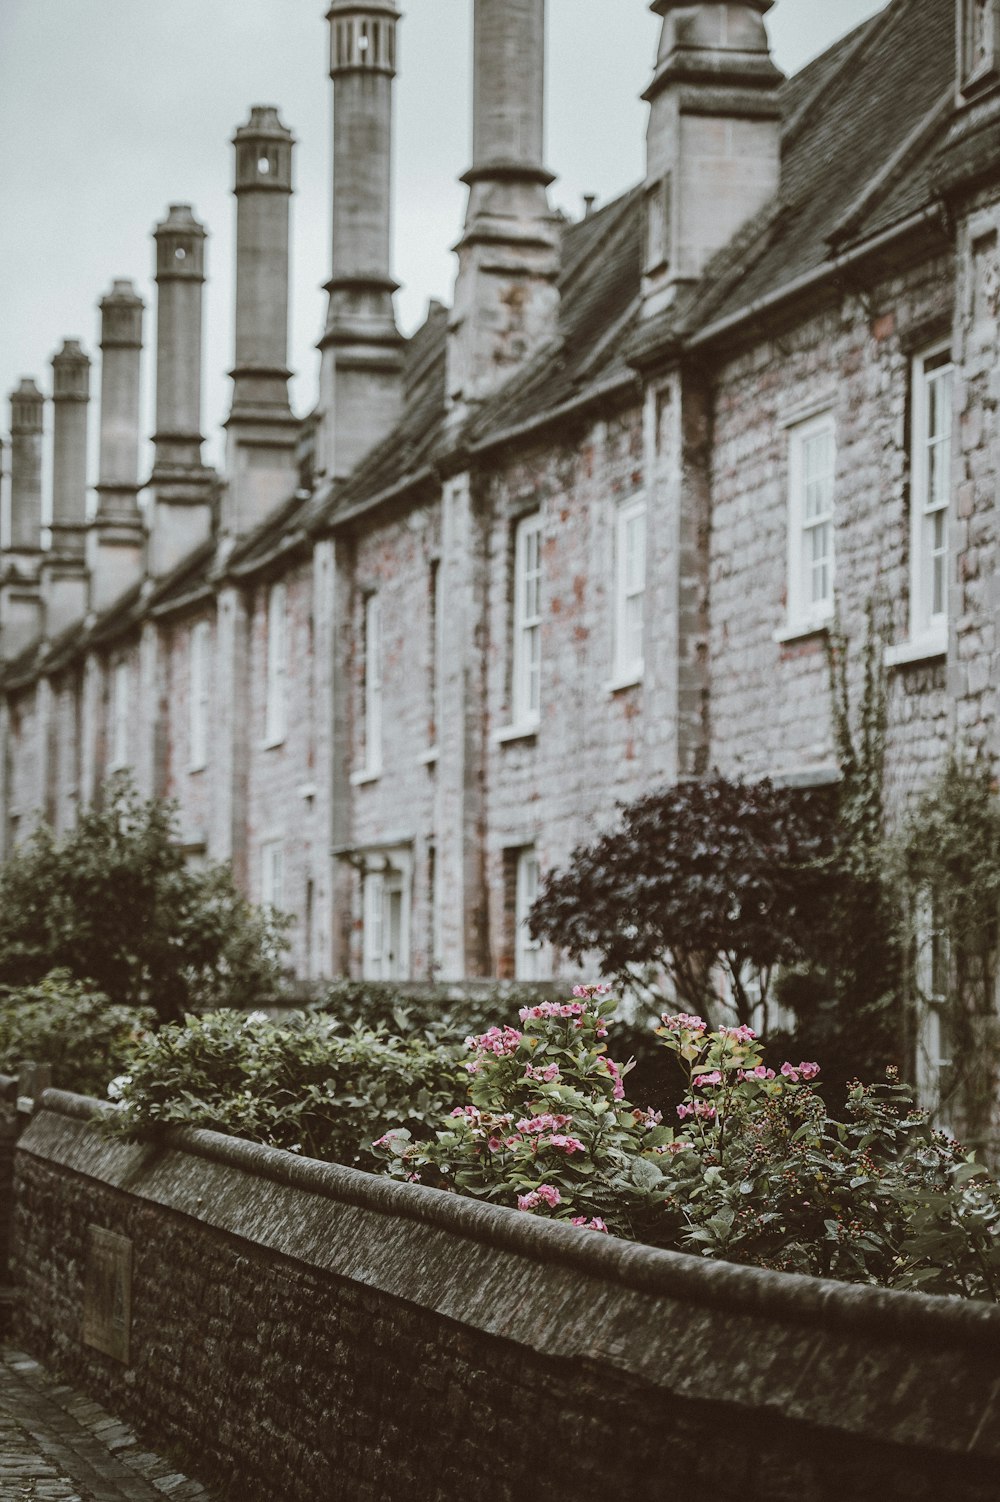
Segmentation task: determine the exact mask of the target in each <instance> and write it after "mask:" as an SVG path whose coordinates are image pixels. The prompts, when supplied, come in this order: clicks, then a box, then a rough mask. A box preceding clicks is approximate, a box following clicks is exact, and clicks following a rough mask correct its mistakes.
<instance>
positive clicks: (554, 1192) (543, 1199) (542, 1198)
mask: <svg viewBox="0 0 1000 1502" xmlns="http://www.w3.org/2000/svg"><path fill="white" fill-rule="evenodd" d="M561 1203H562V1195H561V1194H560V1193H559V1190H558V1189H556V1187H555V1185H553V1184H539V1186H538V1188H537V1189H532V1190H531V1191H530V1192H529V1193H528V1194H519V1195H518V1197H517V1208H518V1209H519V1210H537V1209H538V1206H539V1205H548V1207H549V1209H550V1210H554V1209H555V1208H556V1206H557V1205H560V1204H561Z"/></svg>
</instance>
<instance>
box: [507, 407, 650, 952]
mask: <svg viewBox="0 0 1000 1502" xmlns="http://www.w3.org/2000/svg"><path fill="white" fill-rule="evenodd" d="M644 478H645V477H644V452H643V414H642V409H641V407H640V406H630V407H628V408H626V409H625V410H624V411H618V412H611V413H609V414H608V415H607V416H606V417H604V416H602V417H598V418H591V419H589V420H588V421H587V422H586V423H582V424H579V425H577V426H576V428H575V429H574V430H570V431H569V432H568V433H567V432H564V433H561V434H558V435H556V436H555V438H553V435H552V434H548V435H546V439H545V440H544V441H542V442H536V443H534V444H532V445H531V446H530V447H525V448H524V449H523V450H522V451H521V452H519V453H517V454H516V455H515V456H513V457H511V458H507V457H506V456H501V464H500V465H498V466H497V470H496V472H495V473H494V475H493V476H492V477H491V478H490V480H489V483H488V488H487V493H488V495H489V500H490V506H489V525H488V535H487V539H486V547H487V569H488V579H487V599H486V622H485V651H486V675H485V691H486V704H485V706H484V714H483V731H484V761H485V802H484V813H485V824H486V831H487V833H486V843H485V851H484V855H485V876H486V885H487V890H488V893H489V913H490V924H489V931H490V940H491V944H490V950H491V957H492V968H493V970H494V972H495V973H497V974H499V975H512V974H513V965H514V955H513V953H512V949H513V932H512V924H511V921H510V917H511V915H510V913H509V912H506V911H505V908H507V907H509V902H510V892H509V887H510V876H509V871H508V873H507V874H506V875H505V851H510V850H513V849H516V848H517V847H524V846H527V845H532V844H533V845H534V846H535V849H536V851H537V854H538V857H539V862H540V866H541V869H542V871H543V872H544V871H547V870H552V869H554V868H556V867H558V866H561V865H563V864H565V862H566V860H567V858H568V856H569V854H570V852H571V850H572V849H573V847H574V845H576V844H578V843H579V842H580V841H581V840H584V839H586V838H588V837H590V836H592V835H593V834H594V833H596V832H597V831H598V830H600V829H603V828H606V827H607V826H608V825H609V824H610V823H611V822H612V821H613V819H614V803H615V800H616V799H630V798H634V797H636V796H637V795H638V794H639V793H641V792H644V791H646V790H647V789H648V788H649V787H650V786H651V785H654V784H655V783H656V782H658V781H665V780H667V778H668V776H669V772H668V769H667V763H666V756H667V753H666V750H665V742H667V741H668V739H669V737H670V734H671V730H672V726H671V724H670V722H669V719H668V718H666V717H664V718H662V719H661V718H655V717H651V716H650V715H649V714H648V713H647V696H648V690H647V685H646V681H645V675H644V679H643V681H640V682H638V683H632V684H628V685H624V686H616V685H615V670H614V578H615V517H616V510H617V508H618V506H619V505H620V504H621V503H622V502H623V501H626V500H628V499H630V498H631V497H632V496H636V495H641V494H643V493H644V491H645V483H644ZM647 501H648V512H647V523H646V526H647V547H648V549H649V551H650V552H652V551H653V546H654V544H655V536H656V527H657V523H658V520H659V517H658V515H657V513H656V510H655V507H654V505H653V499H652V497H648V498H647ZM536 511H537V512H538V513H539V515H540V517H541V528H542V532H541V549H542V574H543V580H542V615H543V625H542V644H541V690H540V693H541V711H540V723H539V725H538V730H537V732H536V733H535V734H532V735H529V736H526V737H520V738H517V739H506V738H504V736H505V731H507V730H508V728H509V727H511V724H512V720H513V713H512V705H511V691H512V652H513V649H512V633H513V610H514V601H513V567H514V532H515V529H516V526H517V523H518V521H519V520H520V519H521V518H522V517H524V516H526V515H529V514H531V513H532V512H536ZM646 601H647V610H646V629H645V654H646V664H645V673H646V674H648V675H651V674H652V673H653V672H654V670H655V662H656V656H657V650H658V647H660V646H662V643H663V640H664V633H663V630H662V627H663V625H664V624H665V623H664V622H663V621H662V620H661V619H660V618H659V617H658V616H657V615H656V613H655V612H654V611H653V610H651V609H650V608H649V593H648V592H647V596H646ZM514 728H516V727H514ZM507 865H508V866H509V857H508V860H507ZM554 958H556V959H557V963H558V957H554Z"/></svg>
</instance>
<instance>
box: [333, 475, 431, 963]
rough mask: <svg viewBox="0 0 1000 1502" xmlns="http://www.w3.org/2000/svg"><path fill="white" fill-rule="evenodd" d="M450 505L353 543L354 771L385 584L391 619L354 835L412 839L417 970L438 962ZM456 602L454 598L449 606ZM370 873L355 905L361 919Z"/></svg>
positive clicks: (394, 521)
mask: <svg viewBox="0 0 1000 1502" xmlns="http://www.w3.org/2000/svg"><path fill="white" fill-rule="evenodd" d="M440 557H441V525H440V510H439V508H438V507H437V506H433V505H432V506H428V507H427V508H426V509H424V508H420V509H417V510H413V511H410V512H408V513H407V514H406V515H404V516H403V517H398V516H397V517H394V518H391V519H389V520H387V521H385V522H382V523H381V524H377V525H375V526H372V527H371V528H370V529H368V530H366V532H365V533H364V535H363V536H362V537H361V538H360V539H359V541H358V542H357V544H356V546H355V547H354V549H353V551H352V585H353V587H352V590H351V595H350V599H349V601H348V602H346V607H345V608H346V611H347V618H348V620H349V622H350V635H349V642H348V657H347V663H346V670H347V677H348V684H349V704H348V718H349V727H350V755H349V763H350V770H351V772H352V773H356V774H358V775H360V774H362V773H363V772H364V769H365V766H366V748H365V744H364V616H365V602H366V599H367V597H368V596H369V595H371V594H373V593H377V594H378V597H379V600H380V602H381V618H382V622H381V623H382V703H383V706H384V711H383V724H382V772H381V775H380V776H379V777H378V778H377V779H376V780H375V781H372V782H362V783H360V785H357V786H355V787H353V788H352V789H351V793H350V799H351V823H350V840H351V843H352V844H353V845H355V846H357V847H359V848H363V847H371V846H376V845H378V844H380V843H384V842H387V841H388V842H394V843H397V844H400V845H407V846H409V847H410V848H411V850H412V856H413V884H412V894H411V901H412V908H411V923H410V973H411V974H412V975H413V976H415V977H418V978H419V979H426V978H429V977H430V976H431V974H432V966H433V963H434V952H433V950H434V945H433V933H432V924H431V890H430V875H431V862H430V847H431V845H432V844H433V842H434V839H435V834H436V829H435V789H436V782H437V776H438V771H437V765H436V763H435V762H434V761H431V760H428V752H430V751H432V750H433V749H435V748H436V747H437V733H438V726H437V725H436V724H435V722H434V695H433V678H432V672H433V664H434V641H433V631H432V609H431V598H432V595H431V584H432V569H433V568H434V567H439V566H440ZM448 608H449V602H447V601H446V603H445V609H446V610H447V609H448ZM359 890H360V882H359V879H358V878H355V881H354V883H353V891H354V898H355V913H356V915H357V916H358V917H359V918H360V907H359V905H358V896H359ZM360 944H361V933H360V928H359V927H358V926H356V927H355V929H354V934H353V943H352V955H351V958H352V964H353V967H354V972H355V973H356V974H360V966H361V948H360Z"/></svg>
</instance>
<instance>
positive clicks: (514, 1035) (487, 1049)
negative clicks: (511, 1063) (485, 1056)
mask: <svg viewBox="0 0 1000 1502" xmlns="http://www.w3.org/2000/svg"><path fill="white" fill-rule="evenodd" d="M520 1041H521V1034H520V1033H519V1032H518V1030H517V1028H516V1027H491V1028H489V1029H488V1030H487V1031H486V1032H485V1033H482V1034H481V1035H480V1036H479V1037H478V1038H477V1037H474V1036H472V1035H471V1034H470V1036H469V1037H468V1038H466V1040H465V1046H466V1048H474V1049H475V1050H476V1052H477V1053H490V1054H493V1056H494V1057H495V1058H498V1059H503V1058H506V1057H507V1056H508V1055H509V1054H512V1053H516V1052H517V1046H518V1044H519V1043H520Z"/></svg>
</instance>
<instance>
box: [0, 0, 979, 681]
mask: <svg viewBox="0 0 1000 1502" xmlns="http://www.w3.org/2000/svg"><path fill="white" fill-rule="evenodd" d="M954 74H955V6H954V0H890V3H889V4H888V6H887V7H886V9H885V10H883V11H882V12H880V13H879V14H878V15H876V16H875V17H873V18H872V19H871V20H869V21H867V22H865V23H864V24H863V25H862V26H860V27H858V28H856V29H855V30H854V31H852V32H851V33H850V34H849V35H847V36H846V37H843V38H842V39H841V40H840V41H839V42H837V43H836V44H835V45H834V46H832V47H830V48H829V49H828V50H827V51H826V52H824V53H823V54H822V55H821V56H820V57H818V58H816V59H815V61H813V62H812V63H810V64H809V65H808V66H807V67H806V68H804V69H803V70H802V71H801V72H800V73H798V74H797V75H796V76H795V77H794V78H792V79H790V80H789V81H788V82H787V83H786V84H785V85H784V87H783V89H782V105H783V114H784V128H783V142H782V169H781V186H780V191H779V194H778V196H777V198H776V199H775V200H774V201H773V202H772V203H771V204H770V205H768V207H767V208H766V209H765V210H764V211H763V212H762V213H761V215H760V216H759V217H758V218H757V219H756V220H754V221H753V222H751V223H750V224H749V225H747V226H745V228H744V229H743V230H742V231H741V232H740V233H739V234H738V235H737V236H736V237H735V239H734V240H733V241H732V242H731V243H730V244H729V245H728V246H726V247H725V248H724V249H723V250H722V251H720V253H719V254H718V255H717V256H716V257H715V259H714V260H713V261H712V263H711V264H710V265H709V267H708V268H707V270H706V272H705V274H704V276H703V277H702V279H701V281H700V282H699V284H698V286H697V287H696V288H695V289H694V291H693V293H692V295H691V296H690V297H689V299H688V300H687V301H686V302H682V303H681V304H680V305H679V306H678V307H677V308H675V309H673V310H670V311H669V312H668V313H667V314H662V315H659V316H658V317H657V318H656V319H651V320H649V321H648V323H647V324H645V325H643V326H642V327H641V328H640V326H639V312H640V305H639V298H640V292H641V280H642V266H641V235H642V190H641V187H637V188H633V189H632V190H631V191H630V192H627V193H625V194H623V195H622V196H621V197H619V198H617V199H615V200H614V201H612V202H610V203H608V204H606V205H604V206H603V207H602V208H601V209H599V210H598V211H597V212H595V213H592V214H590V215H589V216H588V217H587V218H585V219H583V220H581V221H579V222H578V223H575V224H569V225H567V226H566V227H565V229H564V231H563V246H562V251H563V254H562V272H561V275H560V279H559V290H560V299H561V300H560V309H559V321H558V328H557V331H556V334H555V336H554V337H553V338H552V339H551V340H550V341H549V342H548V343H547V344H546V345H545V346H544V348H542V349H541V350H539V351H538V353H537V354H536V356H535V358H534V359H533V360H531V361H530V362H529V363H528V365H527V366H526V367H525V368H524V369H523V370H521V371H520V372H518V373H517V374H516V375H514V376H513V377H512V378H511V379H510V380H509V381H508V382H507V383H506V384H505V385H504V386H503V387H502V388H501V389H500V390H499V391H498V392H497V393H496V394H495V396H493V397H492V398H491V399H490V400H489V401H487V402H485V403H484V404H483V405H482V406H481V407H480V408H479V409H478V410H477V411H476V412H475V413H474V414H473V415H472V417H471V418H470V419H469V420H468V421H467V422H466V424H465V425H464V427H463V428H462V429H461V430H460V431H457V432H456V431H452V430H449V429H448V427H447V424H446V417H447V413H446V405H445V396H446V391H445V382H446V342H447V324H448V312H447V309H445V308H443V307H442V306H441V305H440V304H437V303H432V304H431V306H430V309H429V312H428V317H427V320H426V322H425V323H424V325H423V326H422V328H420V329H419V330H418V331H417V333H415V334H414V336H413V337H412V339H410V340H408V341H407V343H406V346H405V352H404V385H405V404H404V411H403V416H402V418H401V420H400V422H399V424H398V425H397V427H396V428H395V430H394V431H393V432H392V433H390V434H389V435H388V436H387V437H386V439H385V440H384V442H383V443H381V444H380V445H379V446H378V447H377V448H376V449H375V450H374V451H373V452H372V453H371V454H370V455H369V456H368V457H367V458H366V459H365V460H363V461H362V463H361V464H360V465H359V467H358V469H357V470H356V471H355V473H354V474H353V475H352V476H351V477H350V478H349V479H348V480H347V481H346V483H345V484H343V485H342V486H340V487H338V488H337V489H336V490H335V491H334V492H333V493H329V492H324V493H323V494H320V495H315V496H314V495H309V494H307V493H306V492H304V491H297V492H296V493H295V494H294V495H292V496H291V497H290V498H289V499H288V501H287V502H286V503H285V504H284V505H283V506H280V507H279V508H278V509H277V510H276V511H275V513H274V514H273V515H272V516H271V517H270V518H268V520H267V521H266V522H265V523H263V524H262V525H261V526H260V527H259V528H257V529H256V530H255V531H254V532H252V533H251V534H250V535H249V536H248V537H246V538H244V539H242V540H241V541H240V542H239V543H238V544H237V545H236V546H235V547H234V548H233V549H232V551H231V553H230V554H229V555H228V556H223V555H221V554H220V552H219V550H218V547H217V545H216V543H215V542H214V541H213V542H209V543H206V544H205V545H204V546H203V547H201V548H199V549H198V550H197V551H196V552H194V553H192V554H191V555H190V556H189V557H188V558H186V559H185V560H183V561H182V563H181V564H180V565H179V566H178V568H177V569H175V570H174V572H173V573H172V574H171V575H169V576H168V577H167V578H166V579H164V580H162V581H160V583H158V584H157V585H156V586H155V588H153V589H152V590H151V589H150V587H149V585H148V584H147V585H146V586H145V587H144V588H140V587H138V586H137V587H136V589H135V590H133V591H131V592H130V593H129V594H128V595H126V596H125V597H124V598H123V599H122V600H120V601H118V602H117V603H116V604H115V605H114V606H113V607H112V609H111V610H109V611H108V612H106V613H105V614H104V615H103V616H102V617H101V618H100V619H99V620H98V621H96V622H94V623H92V624H91V626H90V627H89V629H86V630H85V629H84V627H83V625H82V624H81V625H80V626H78V627H75V628H72V629H71V630H70V631H69V632H67V633H65V635H64V636H63V637H62V638H60V640H59V641H58V642H55V643H52V644H50V645H49V647H48V648H47V649H44V648H43V645H42V644H41V643H36V644H34V645H33V646H32V647H30V648H28V649H26V651H25V652H24V653H22V654H21V655H20V656H19V657H18V658H17V659H16V660H15V661H13V662H10V663H8V664H6V665H5V666H4V667H3V669H2V673H3V681H4V683H5V684H7V685H9V686H14V685H15V684H16V683H20V682H28V681H30V680H31V678H32V677H34V676H37V675H38V674H39V673H40V672H43V671H44V672H51V671H53V670H54V669H58V668H59V667H63V666H65V665H67V664H68V663H69V662H70V661H71V660H72V659H73V658H74V656H76V655H77V654H78V652H79V650H80V649H81V647H86V646H88V645H90V644H95V645H96V644H98V643H101V642H108V641H110V640H113V639H115V638H117V637H120V636H122V635H123V634H125V633H127V632H128V631H130V630H133V629H135V628H136V627H137V626H138V624H139V622H140V621H141V620H142V619H143V617H144V616H145V615H146V614H147V613H148V612H150V611H153V612H156V613H167V612H168V611H170V610H175V609H176V610H182V609H185V608H187V607H189V606H190V605H192V604H194V603H195V602H197V601H198V600H199V599H200V598H201V597H202V596H207V594H208V593H209V592H210V590H211V589H212V587H213V585H214V583H215V581H216V580H217V579H218V578H219V577H221V576H222V575H224V574H227V573H228V574H230V575H232V576H235V577H248V576H249V575H251V574H252V573H254V572H257V571H260V570H263V569H264V568H266V567H269V566H279V565H280V561H281V560H285V559H287V558H288V557H290V556H291V555H292V554H293V553H295V552H296V551H297V550H302V551H305V550H307V549H308V546H309V541H310V538H311V537H312V536H314V535H315V534H317V533H318V532H321V531H323V530H324V529H326V528H327V527H329V526H331V525H338V524H343V523H349V522H350V521H352V520H354V519H355V518H358V517H360V516H361V515H363V514H364V513H365V512H367V511H369V510H371V509H373V508H374V507H377V506H379V505H380V504H381V503H382V502H383V501H385V500H386V499H388V498H391V497H394V496H400V495H406V494H411V493H412V494H414V495H416V494H418V493H419V487H420V486H421V485H422V484H423V483H425V482H426V483H430V482H432V481H433V480H434V478H435V475H436V473H437V468H436V466H437V465H438V464H439V463H440V462H441V461H442V459H443V458H446V457H447V450H448V449H449V447H450V448H451V449H454V450H456V451H461V452H468V451H469V450H471V451H473V452H475V451H477V450H482V449H485V448H488V447H490V446H491V445H494V444H499V443H502V442H505V441H507V440H509V439H511V438H512V437H513V436H515V435H517V434H524V433H526V432H528V431H529V430H531V429H532V428H534V427H538V426H541V425H542V424H544V423H546V422H550V421H552V420H553V419H554V418H556V417H558V416H560V415H561V414H562V413H564V412H565V411H567V410H568V409H570V408H573V407H576V406H579V405H582V404H585V403H587V402H588V401H590V400H591V399H592V398H593V399H597V398H599V397H603V396H604V395H606V394H607V393H609V392H625V391H627V390H629V389H630V388H632V389H637V382H638V378H637V377H636V375H635V372H634V370H633V367H632V365H631V364H630V363H629V362H630V359H633V358H638V357H639V354H640V352H641V350H643V349H650V348H652V347H653V346H655V345H656V344H661V345H662V344H663V343H670V344H672V345H673V346H675V347H677V348H681V347H682V346H683V344H684V343H685V342H692V341H701V340H704V339H707V338H709V337H711V334H712V331H714V330H715V329H716V327H717V326H720V325H723V324H725V325H727V326H733V327H738V326H739V325H740V324H741V322H745V317H746V315H747V313H748V310H751V309H753V308H755V307H759V306H760V305H761V304H762V303H764V302H767V301H768V300H772V299H780V298H782V297H783V296H784V295H785V294H786V293H787V292H788V291H789V290H790V289H792V288H793V287H794V286H795V284H796V283H797V282H799V281H801V280H803V279H806V280H807V279H808V278H809V277H810V276H813V275H815V276H821V275H824V274H825V273H826V272H827V271H828V270H829V269H831V268H832V267H833V266H834V264H835V262H836V258H837V256H838V255H840V254H842V253H844V252H845V251H847V250H848V249H849V248H850V247H852V246H858V245H861V244H864V243H866V242H868V241H870V240H871V239H872V238H874V237H876V236H880V235H883V234H885V233H887V232H892V231H893V230H894V229H896V228H900V229H901V228H903V227H905V226H906V225H907V224H908V223H910V222H911V221H912V220H913V219H914V216H916V215H918V214H919V213H921V211H924V210H926V209H928V208H929V207H930V206H931V205H932V204H933V203H934V200H935V187H934V182H933V170H934V161H935V156H936V153H937V151H938V149H939V147H940V144H941V141H942V138H943V136H944V134H945V130H946V126H947V120H948V116H949V114H950V113H951V108H952V97H953V90H954V83H955V77H954Z"/></svg>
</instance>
